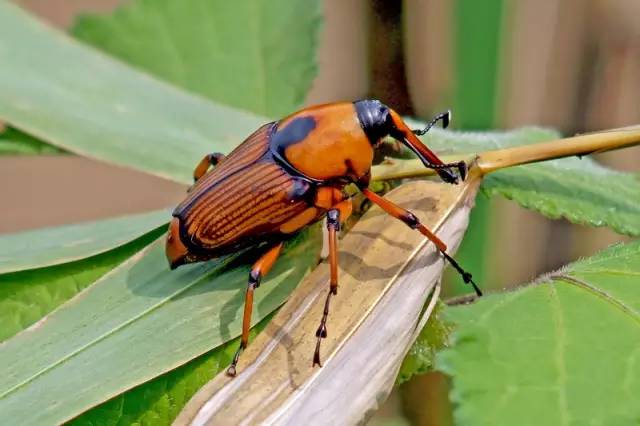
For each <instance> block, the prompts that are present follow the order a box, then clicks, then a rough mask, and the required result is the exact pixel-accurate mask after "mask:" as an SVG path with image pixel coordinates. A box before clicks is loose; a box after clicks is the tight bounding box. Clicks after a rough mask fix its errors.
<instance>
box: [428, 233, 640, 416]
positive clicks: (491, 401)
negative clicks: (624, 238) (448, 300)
mask: <svg viewBox="0 0 640 426" xmlns="http://www.w3.org/2000/svg"><path fill="white" fill-rule="evenodd" d="M639 277H640V241H636V242H633V243H630V244H626V245H617V246H613V247H611V248H609V249H607V250H605V251H603V252H601V253H599V254H598V255H596V256H594V257H592V258H590V259H586V260H582V261H579V262H576V263H573V264H571V265H569V266H568V267H566V268H563V269H561V270H559V271H557V272H554V273H552V274H549V275H548V276H545V277H542V278H541V279H540V280H538V281H537V282H536V283H535V285H531V286H529V287H526V288H521V289H519V290H516V291H514V292H511V293H506V294H499V295H491V296H488V297H484V298H482V299H481V300H479V301H478V302H476V303H474V304H473V305H468V306H460V307H455V308H452V309H449V310H448V313H449V315H448V318H449V319H450V320H452V321H453V322H454V323H456V324H457V325H458V328H457V329H456V331H455V332H454V333H453V345H452V347H451V348H450V349H446V350H445V351H444V352H442V353H441V354H440V356H439V357H438V359H437V364H438V368H439V369H442V370H443V371H445V372H446V373H447V374H449V375H451V377H452V378H453V391H452V394H451V396H452V399H453V401H454V402H455V403H456V404H457V408H456V410H455V413H454V415H455V418H456V419H457V423H458V424H464V425H470V424H473V425H476V424H478V425H480V424H492V425H500V424H504V425H513V424H519V425H528V424H531V425H539V424H550V425H551V424H575V425H583V424H607V425H608V424H619V425H626V424H628V425H631V424H638V422H640V405H639V404H638V395H639V394H640V374H639V371H638V368H639V367H638V366H639V365H640V364H639V363H638V360H639V357H640V346H639V345H638V342H640V279H639Z"/></svg>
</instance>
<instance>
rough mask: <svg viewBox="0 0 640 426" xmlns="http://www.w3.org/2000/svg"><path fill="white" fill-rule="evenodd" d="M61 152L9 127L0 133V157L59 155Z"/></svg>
mask: <svg viewBox="0 0 640 426" xmlns="http://www.w3.org/2000/svg"><path fill="white" fill-rule="evenodd" d="M61 152H63V151H62V150H61V149H59V148H56V147H55V146H51V145H48V144H46V143H44V142H42V141H41V140H40V139H36V138H34V137H32V136H29V135H27V134H26V133H22V132H21V131H19V130H17V129H13V128H11V127H9V128H8V129H6V130H5V131H4V132H2V133H0V155H29V154H59V153H61Z"/></svg>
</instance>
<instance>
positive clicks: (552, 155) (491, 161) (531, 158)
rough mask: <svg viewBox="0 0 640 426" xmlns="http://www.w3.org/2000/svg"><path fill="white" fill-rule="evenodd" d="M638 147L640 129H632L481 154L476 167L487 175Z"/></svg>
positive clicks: (591, 134)
mask: <svg viewBox="0 0 640 426" xmlns="http://www.w3.org/2000/svg"><path fill="white" fill-rule="evenodd" d="M638 144H640V127H638V126H635V127H629V128H625V129H616V130H608V131H604V132H598V133H589V134H585V135H579V136H573V137H570V138H564V139H556V140H552V141H549V142H542V143H537V144H532V145H523V146H517V147H513V148H505V149H499V150H495V151H487V152H483V153H482V154H480V155H479V156H478V160H477V167H478V168H479V169H480V170H481V172H482V173H483V174H487V173H491V172H493V171H496V170H500V169H504V168H506V167H512V166H518V165H520V164H528V163H535V162H537V161H545V160H553V159H556V158H563V157H571V156H574V155H575V156H583V155H589V154H595V153H599V152H605V151H611V150H614V149H620V148H626V147H629V146H633V145H638Z"/></svg>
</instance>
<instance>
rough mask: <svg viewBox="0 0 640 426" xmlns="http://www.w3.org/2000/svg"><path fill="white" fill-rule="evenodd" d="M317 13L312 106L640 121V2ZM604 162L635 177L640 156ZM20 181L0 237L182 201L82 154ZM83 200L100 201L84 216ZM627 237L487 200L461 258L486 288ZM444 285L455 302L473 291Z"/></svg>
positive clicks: (149, 180) (47, 10) (636, 152)
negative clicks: (348, 104) (321, 19)
mask: <svg viewBox="0 0 640 426" xmlns="http://www.w3.org/2000/svg"><path fill="white" fill-rule="evenodd" d="M17 3H19V4H20V5H22V6H23V7H25V8H26V9H29V10H31V11H32V12H33V13H35V14H37V15H39V16H41V17H42V18H43V19H44V20H45V21H47V22H50V23H52V24H54V25H56V26H58V27H62V28H66V27H69V26H70V25H71V23H72V22H73V19H74V17H75V16H76V15H77V14H78V13H82V12H102V11H104V12H108V11H111V10H113V9H114V8H115V7H116V6H117V5H118V4H119V3H121V1H119V0H20V1H17ZM323 10H324V15H325V24H324V27H323V30H322V34H321V38H320V50H319V74H318V76H317V78H316V80H315V82H314V85H313V88H312V90H311V92H310V93H309V95H308V98H307V100H306V104H315V103H320V102H328V101H335V100H345V99H357V98H363V97H375V98H379V99H381V100H382V101H384V102H386V103H387V104H388V105H390V106H392V107H394V108H395V109H396V110H398V111H400V112H402V113H403V114H406V115H414V116H417V117H421V118H428V117H430V116H431V115H432V114H434V113H436V112H439V111H440V110H442V109H446V108H451V109H452V110H453V111H454V120H453V123H452V127H453V128H457V129H474V130H476V129H494V128H500V129H502V128H512V127H517V126H522V125H527V124H536V125H543V126H550V127H554V128H557V129H559V130H560V131H561V132H563V133H564V134H573V133H576V132H585V131H591V130H596V129H603V128H610V127H620V126H623V125H629V124H637V123H638V122H640V103H639V102H638V101H637V99H638V98H639V97H640V78H639V76H640V26H639V25H638V24H637V23H636V22H635V21H637V17H638V16H640V2H638V0H584V1H577V0H547V1H545V2H539V1H535V0H521V1H519V2H509V1H506V0H484V1H474V0H449V1H447V0H405V1H392V0H387V1H383V0H375V1H374V0H349V1H343V0H324V2H323ZM0 126H1V123H0ZM599 159H600V160H601V161H603V162H605V163H607V164H609V165H611V166H612V167H614V168H617V169H620V170H628V171H635V170H637V164H638V162H639V161H640V149H639V148H634V149H630V150H625V151H624V152H618V153H610V154H606V155H601V156H600V157H599ZM17 174H19V175H20V176H22V177H23V181H22V183H21V185H20V186H19V187H16V186H13V185H12V186H11V187H9V185H5V186H2V187H0V197H2V199H3V200H10V201H11V202H12V203H13V208H12V209H11V211H9V212H5V213H6V214H5V215H4V217H3V221H2V223H0V232H13V231H18V230H24V229H29V228H35V227H40V226H46V225H57V224H62V223H71V222H76V221H80V220H88V219H95V218H103V217H109V216H114V215H119V214H125V213H132V212H138V211H145V210H149V209H152V208H161V207H165V206H166V205H169V204H172V203H175V202H176V201H178V200H179V199H180V198H181V197H182V196H183V187H182V186H180V185H178V184H174V183H171V182H167V181H163V180H160V179H157V178H154V177H151V176H148V175H143V174H141V173H137V172H134V171H130V170H124V169H120V168H117V167H113V166H107V165H104V164H99V163H96V162H93V161H91V160H88V159H83V158H79V157H65V156H63V157H54V158H48V159H43V158H39V157H0V181H4V182H10V181H11V177H12V176H16V175H17ZM77 176H83V179H77ZM43 182H44V184H43ZM125 182H126V185H125ZM113 185H117V186H119V187H122V188H123V190H122V191H120V192H119V193H118V194H113V196H112V197H109V198H107V199H105V198H104V197H102V196H101V195H102V193H103V192H102V191H95V190H93V191H90V190H89V189H91V188H93V189H95V188H101V187H104V188H106V187H113ZM109 193H110V194H112V193H113V191H110V192H109ZM78 194H85V195H86V197H93V198H94V199H91V198H89V199H87V202H86V203H84V206H83V207H82V208H78V207H77V206H76V205H74V204H73V203H72V202H71V200H73V199H74V198H75V197H77V196H78ZM96 194H98V195H100V196H96ZM134 194H135V197H134ZM139 194H145V195H144V196H143V197H140V195H139ZM43 202H44V203H46V204H47V205H48V206H49V207H48V208H47V209H42V208H40V206H42V205H43V204H42V203H43ZM623 239H624V237H621V236H619V235H616V234H614V233H613V232H611V231H609V230H606V229H594V228H583V227H579V226H576V225H571V224H569V223H568V222H565V221H550V220H548V219H545V218H543V217H542V216H540V215H538V214H535V213H531V212H528V211H526V210H524V209H522V208H520V207H518V206H516V205H515V204H514V203H509V202H508V201H505V200H497V199H491V200H490V199H488V198H486V197H483V196H482V195H481V196H480V197H479V198H478V200H477V205H476V208H475V209H474V212H473V215H472V221H471V226H470V228H469V231H468V234H467V236H466V238H465V242H464V245H463V247H462V248H461V251H460V254H459V258H460V261H461V263H463V264H465V265H466V268H467V269H469V270H471V271H473V273H474V276H476V277H477V279H478V281H479V282H481V283H482V284H483V286H484V287H485V288H492V287H493V288H502V287H506V286H509V285H510V284H512V283H518V282H525V281H528V280H530V279H531V278H534V277H535V276H537V275H538V274H540V273H542V272H545V271H549V270H552V269H554V268H557V267H558V266H560V265H562V264H564V263H566V262H567V261H569V260H572V259H575V258H577V257H579V256H583V255H585V256H586V255H589V254H592V253H594V252H595V251H596V250H597V249H599V248H602V247H605V246H607V245H609V244H610V243H612V242H614V241H620V240H623ZM449 281H450V282H449V283H448V284H450V285H447V286H445V288H446V290H445V291H446V293H447V294H448V295H454V294H459V293H460V292H467V291H468V289H467V288H465V287H463V286H462V285H461V284H460V283H457V282H455V278H451V277H450V279H449ZM444 386H446V379H445V378H444V377H442V376H440V375H435V374H431V375H426V376H418V377H416V378H415V379H413V380H412V381H410V382H409V383H406V384H405V385H403V386H401V387H400V388H399V389H398V390H397V391H396V392H395V393H394V394H393V395H392V397H391V398H390V399H389V401H388V402H387V403H386V405H385V407H384V408H383V409H382V410H381V411H380V412H379V413H378V415H377V416H376V417H375V418H374V419H373V420H372V422H373V423H375V424H417V425H431V424H448V423H449V422H450V417H449V408H448V406H447V401H446V399H445V398H444V397H443V392H441V389H443V387H444ZM427 401H428V402H427ZM427 405H428V406H429V407H430V412H426V411H425V407H426V406H427ZM436 407H437V408H436Z"/></svg>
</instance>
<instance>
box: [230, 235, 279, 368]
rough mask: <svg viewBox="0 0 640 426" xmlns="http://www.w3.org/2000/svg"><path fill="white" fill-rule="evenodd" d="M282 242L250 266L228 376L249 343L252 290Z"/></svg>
mask: <svg viewBox="0 0 640 426" xmlns="http://www.w3.org/2000/svg"><path fill="white" fill-rule="evenodd" d="M283 245H284V243H279V244H277V245H275V246H273V247H272V248H270V249H269V251H267V252H266V253H265V254H264V255H262V257H260V259H258V261H257V262H256V263H255V264H254V265H253V268H251V272H250V273H249V282H248V284H247V292H246V294H245V297H244V315H243V316H242V337H241V338H240V347H239V348H238V350H237V351H236V354H235V355H234V356H233V361H232V362H231V365H230V366H229V368H228V369H227V374H228V375H229V376H235V375H236V366H237V365H238V360H239V359H240V354H241V353H242V351H243V350H245V349H246V348H247V345H248V344H249V329H250V328H251V312H252V311H253V292H254V290H255V289H256V288H258V287H260V281H261V280H262V278H263V277H264V276H265V275H266V274H267V273H268V272H269V270H271V267H272V266H273V264H274V263H275V262H276V259H277V258H278V256H279V255H280V252H281V251H282V246H283Z"/></svg>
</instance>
